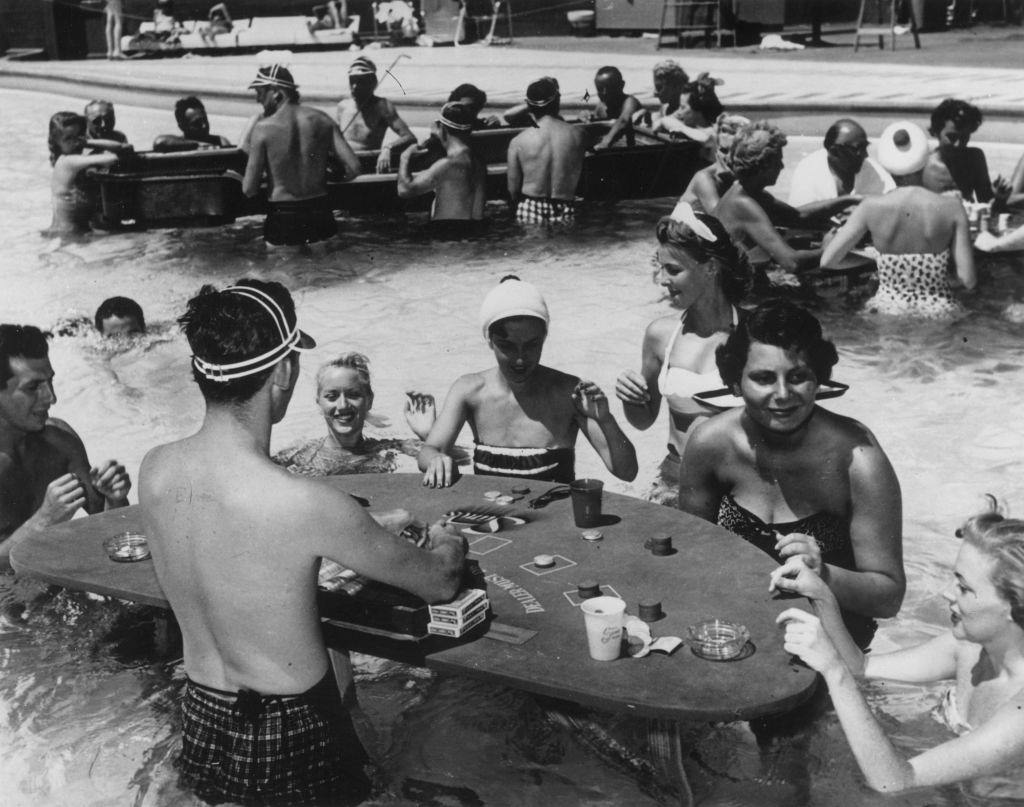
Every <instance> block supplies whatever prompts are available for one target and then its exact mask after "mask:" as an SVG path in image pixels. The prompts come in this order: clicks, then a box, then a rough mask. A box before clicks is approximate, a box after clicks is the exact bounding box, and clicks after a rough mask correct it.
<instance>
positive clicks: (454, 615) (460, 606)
mask: <svg viewBox="0 0 1024 807" xmlns="http://www.w3.org/2000/svg"><path fill="white" fill-rule="evenodd" d="M489 607H490V601H489V600H488V599H487V592H486V591H484V590H483V589H479V588H468V589H464V590H463V591H460V592H459V595H458V596H457V597H456V598H455V599H454V600H452V601H451V602H448V603H444V604H443V605H431V606H430V622H428V623H427V633H431V634H433V635H435V636H448V637H450V638H453V639H454V638H458V637H459V636H463V635H465V634H466V633H469V631H471V630H472V629H473V628H475V627H476V626H477V625H479V624H480V623H481V622H483V621H484V619H486V618H487V609H488V608H489Z"/></svg>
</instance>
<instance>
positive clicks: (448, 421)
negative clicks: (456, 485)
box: [416, 376, 475, 488]
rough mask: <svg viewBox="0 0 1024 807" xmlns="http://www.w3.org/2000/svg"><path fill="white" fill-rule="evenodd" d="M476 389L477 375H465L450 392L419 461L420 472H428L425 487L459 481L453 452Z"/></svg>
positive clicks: (447, 484) (425, 475)
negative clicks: (473, 391) (473, 389)
mask: <svg viewBox="0 0 1024 807" xmlns="http://www.w3.org/2000/svg"><path fill="white" fill-rule="evenodd" d="M474 386H475V382H474V377H473V376H462V377H461V378H459V379H458V380H457V381H456V382H455V383H454V384H452V388H451V389H450V390H449V391H448V397H447V398H445V400H444V405H443V406H442V407H441V414H440V415H438V417H437V420H436V421H435V422H434V426H433V428H432V429H431V430H430V434H429V435H427V439H426V442H425V443H424V444H423V448H421V449H420V453H419V456H418V457H417V458H416V462H417V464H418V465H419V468H420V470H421V471H424V474H423V484H424V485H427V486H429V487H432V488H438V487H440V488H444V487H448V486H449V485H451V484H452V483H453V482H454V481H455V473H456V471H455V462H454V460H453V459H452V456H451V450H452V446H453V445H455V439H456V438H457V437H458V436H459V432H460V431H462V427H463V426H464V425H465V423H466V420H467V418H468V417H469V401H468V395H469V392H470V390H471V389H472V388H473V387H474Z"/></svg>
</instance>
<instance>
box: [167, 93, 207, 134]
mask: <svg viewBox="0 0 1024 807" xmlns="http://www.w3.org/2000/svg"><path fill="white" fill-rule="evenodd" d="M190 109H198V110H200V111H202V112H206V107H205V106H203V102H202V101H200V100H199V99H198V98H196V97H195V96H194V95H188V96H186V97H185V98H179V99H178V100H177V101H175V102H174V120H176V121H177V122H178V128H179V129H181V130H182V131H185V125H186V121H185V113H186V112H188V110H190Z"/></svg>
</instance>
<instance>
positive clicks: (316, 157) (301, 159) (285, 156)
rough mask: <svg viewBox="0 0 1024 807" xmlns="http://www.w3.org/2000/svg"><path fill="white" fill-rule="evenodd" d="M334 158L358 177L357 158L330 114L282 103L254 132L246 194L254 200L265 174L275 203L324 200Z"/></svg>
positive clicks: (261, 121)
mask: <svg viewBox="0 0 1024 807" xmlns="http://www.w3.org/2000/svg"><path fill="white" fill-rule="evenodd" d="M332 155H333V156H336V157H337V158H338V159H339V161H341V162H342V163H343V164H345V165H346V167H347V168H348V169H349V173H350V174H353V175H354V174H356V173H358V165H359V163H358V159H357V158H356V156H355V154H354V153H353V152H352V149H351V148H350V147H349V145H348V143H346V142H345V139H344V138H343V137H342V135H341V131H340V130H339V129H338V127H337V125H336V124H335V123H334V121H332V120H331V118H330V116H329V115H327V114H326V113H324V112H321V111H320V110H319V109H314V108H312V107H307V106H302V105H301V104H298V103H294V102H289V103H283V104H281V106H280V107H279V108H278V109H277V110H275V111H274V113H273V114H272V115H270V116H268V117H266V118H264V119H262V120H260V121H259V122H257V123H256V125H255V127H254V128H253V133H252V140H251V147H250V153H249V163H248V165H247V166H246V170H245V181H244V184H243V191H244V192H245V193H246V195H249V196H252V195H254V194H255V192H256V190H258V188H259V183H260V180H261V179H262V177H263V173H264V171H266V173H267V181H268V183H269V185H270V201H272V202H289V201H301V200H304V199H315V198H317V197H320V196H325V195H326V194H327V164H328V160H329V158H330V157H331V156H332ZM353 165H354V166H355V170H354V171H353V170H352V166H353Z"/></svg>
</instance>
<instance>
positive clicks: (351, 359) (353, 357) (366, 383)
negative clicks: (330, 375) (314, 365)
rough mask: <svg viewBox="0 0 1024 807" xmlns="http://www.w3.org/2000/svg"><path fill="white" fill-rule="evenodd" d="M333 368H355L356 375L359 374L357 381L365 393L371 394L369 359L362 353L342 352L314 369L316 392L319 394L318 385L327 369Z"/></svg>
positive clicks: (320, 383)
mask: <svg viewBox="0 0 1024 807" xmlns="http://www.w3.org/2000/svg"><path fill="white" fill-rule="evenodd" d="M334 368H347V369H349V370H355V373H356V375H357V376H359V383H361V384H362V385H363V388H364V389H365V390H366V394H367V395H373V387H372V386H371V384H370V360H369V359H368V358H366V356H364V355H363V354H362V353H356V352H354V351H353V352H352V353H342V354H341V355H340V356H338V357H337V358H334V359H331V360H330V361H327V362H324V363H323V364H321V365H320V368H319V369H318V370H317V371H316V392H317V395H319V394H320V386H321V385H322V383H323V378H324V375H325V374H326V373H327V371H328V370H333V369H334Z"/></svg>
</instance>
